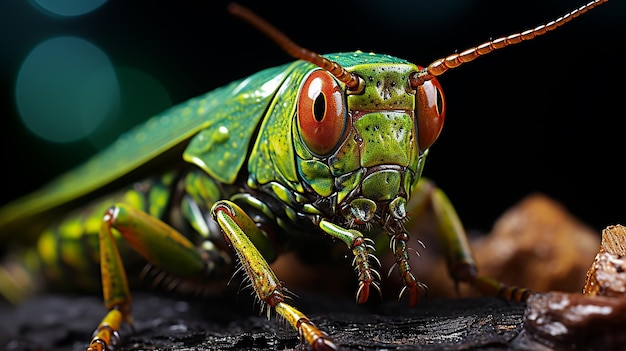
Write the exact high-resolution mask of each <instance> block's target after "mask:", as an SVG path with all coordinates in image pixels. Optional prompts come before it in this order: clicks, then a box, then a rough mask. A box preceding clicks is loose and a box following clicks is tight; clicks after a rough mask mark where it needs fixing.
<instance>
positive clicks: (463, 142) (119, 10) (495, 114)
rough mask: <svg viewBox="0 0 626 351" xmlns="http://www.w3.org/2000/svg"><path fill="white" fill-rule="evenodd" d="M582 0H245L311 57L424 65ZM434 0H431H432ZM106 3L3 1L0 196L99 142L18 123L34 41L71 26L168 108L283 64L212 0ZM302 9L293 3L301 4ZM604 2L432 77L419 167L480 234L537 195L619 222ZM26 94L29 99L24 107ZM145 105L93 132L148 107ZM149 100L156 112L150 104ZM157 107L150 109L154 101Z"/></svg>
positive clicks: (620, 71) (618, 20) (610, 19)
mask: <svg viewBox="0 0 626 351" xmlns="http://www.w3.org/2000/svg"><path fill="white" fill-rule="evenodd" d="M583 2H584V0H583V1H579V0H568V1H562V0H559V1H556V0H553V1H546V0H525V1H519V0H515V1H514V0H509V1H498V0H493V1H489V0H482V1H481V0H474V1H470V0H467V1H458V0H457V1H433V0H429V1H415V0H406V1H396V0H387V1H378V2H375V1H371V0H370V1H362V0H359V1H356V0H353V1H332V2H320V3H319V4H318V3H313V2H311V4H304V3H303V4H302V5H300V4H299V5H295V4H296V2H293V1H289V2H283V1H276V2H273V1H272V2H264V3H265V4H263V5H262V4H261V2H256V1H241V3H242V4H245V5H247V6H249V7H250V8H252V9H253V10H254V11H256V12H257V13H259V14H260V15H261V16H262V17H264V18H266V19H267V20H268V21H270V22H271V23H273V24H274V25H276V26H277V27H279V28H280V29H281V30H283V31H284V32H285V33H286V34H288V35H289V36H290V37H291V38H292V39H294V40H295V41H296V42H298V43H299V44H301V45H302V46H305V47H308V48H310V49H312V50H314V51H317V52H320V53H328V52H339V51H353V50H356V49H361V50H363V51H376V52H379V53H388V54H392V55H394V56H398V57H402V58H406V59H408V60H410V61H413V62H415V63H418V64H421V65H427V64H429V63H430V62H432V61H434V60H435V59H438V58H440V57H443V56H446V55H449V54H451V53H454V52H455V51H462V50H465V49H466V48H469V47H471V46H475V45H478V44H480V43H482V42H484V41H486V40H489V39H490V38H496V37H498V36H502V35H508V34H512V33H515V32H518V31H522V30H525V29H528V28H533V27H535V26H537V25H539V24H542V23H545V22H547V21H549V20H552V19H554V18H556V17H558V16H560V15H562V14H564V13H565V12H567V11H570V10H572V9H573V8H575V7H577V6H580V5H582V4H583ZM435 3H436V4H435ZM155 4H156V3H154V2H149V1H109V3H107V4H105V5H103V6H102V7H101V8H99V9H98V10H96V11H94V12H92V13H89V14H86V15H83V16H79V17H76V18H61V17H54V16H48V15H46V14H44V13H42V12H40V11H38V10H36V9H35V7H33V6H32V5H31V4H29V3H28V2H26V1H7V2H3V3H2V4H1V5H0V33H2V34H0V52H2V54H1V55H0V60H1V61H0V140H1V142H2V144H1V146H2V153H1V155H0V161H1V164H2V176H3V182H4V186H3V187H2V188H3V190H2V192H0V194H1V195H0V204H3V203H6V202H8V201H9V200H10V199H13V198H16V197H18V196H20V195H23V194H25V193H27V192H29V191H32V190H34V189H35V188H37V187H39V186H41V185H42V184H43V183H45V182H46V181H48V180H50V179H51V178H52V177H53V176H55V175H57V174H59V173H61V172H63V171H66V170H68V169H70V168H72V167H73V166H75V165H76V164H78V163H80V162H81V161H83V160H84V159H86V158H87V157H88V156H89V155H91V154H93V153H95V152H97V149H96V148H95V147H93V146H91V144H89V143H88V142H85V141H83V142H73V143H68V144H54V143H51V142H47V141H44V140H41V139H39V138H37V137H35V136H33V135H31V134H30V133H29V132H28V130H27V129H26V128H25V127H24V126H23V125H22V123H21V122H20V121H19V118H18V112H17V108H16V104H15V98H14V86H15V81H16V79H17V72H18V70H19V67H20V64H21V62H22V61H23V60H24V58H25V57H26V56H27V55H28V52H29V51H30V50H31V49H32V48H33V47H34V46H35V45H37V44H38V43H39V42H41V41H43V40H45V39H48V38H50V37H54V36H59V35H71V36H78V37H81V38H83V39H86V40H88V41H90V42H91V43H93V44H95V45H97V46H98V47H100V48H101V49H102V50H103V51H105V52H106V53H107V54H108V56H109V58H110V59H111V61H112V62H113V63H114V64H115V65H116V66H120V67H132V68H135V69H140V70H142V71H143V72H145V73H147V74H149V75H151V76H152V77H153V78H155V79H156V80H157V81H159V82H160V83H161V84H162V85H163V86H164V87H165V89H166V90H167V92H168V94H169V96H170V99H171V101H172V102H173V103H179V102H184V101H185V100H187V99H189V98H191V97H193V96H196V95H199V94H202V93H204V92H207V91H209V90H212V89H214V88H216V87H218V86H221V85H223V84H225V83H228V82H229V81H231V80H234V79H238V78H242V77H245V76H248V75H250V74H252V73H254V72H257V71H259V70H261V69H263V68H266V67H272V66H276V65H279V64H283V63H286V62H289V61H291V60H292V59H291V58H290V57H289V56H288V55H287V54H285V53H284V52H283V51H281V49H279V48H278V47H277V46H276V45H275V44H274V43H272V42H271V41H270V40H268V39H266V38H265V37H264V36H263V35H261V34H260V33H258V32H257V31H256V30H254V29H252V28H251V27H250V26H249V25H247V24H246V23H243V22H241V21H240V20H238V19H235V18H233V17H231V16H230V15H228V14H227V12H226V9H225V7H226V6H225V2H224V1H187V0H184V1H177V2H165V3H159V5H155ZM301 7H304V11H301V10H300V8H301ZM625 9H626V4H624V3H623V2H620V1H610V2H608V3H607V4H604V5H602V6H600V7H598V8H596V9H595V10H593V11H591V12H590V13H587V14H585V15H584V16H582V17H580V18H578V19H576V20H575V21H573V22H571V23H569V24H567V25H566V26H564V27H562V28H560V29H558V30H556V31H555V32H552V33H549V34H547V35H545V36H542V37H540V38H537V39H535V40H533V41H531V42H527V43H523V44H520V45H517V46H514V47H510V48H506V49H504V50H501V51H499V52H496V53H492V54H491V55H489V56H487V57H483V58H480V59H478V60H476V61H474V62H473V63H470V64H466V65H464V66H462V67H460V68H458V69H456V70H452V71H450V72H448V73H446V74H444V75H443V76H442V77H441V78H440V82H441V84H442V85H443V88H444V91H445V94H446V98H447V102H448V105H447V107H448V114H447V121H446V125H445V127H444V129H443V132H442V135H441V137H440V139H439V140H438V141H437V142H436V143H435V144H434V146H433V147H432V148H431V154H430V155H431V157H430V160H429V162H428V163H427V166H426V169H425V171H424V175H425V176H428V177H430V178H432V179H434V180H435V181H436V182H437V183H438V184H439V185H440V186H441V187H442V188H443V189H444V190H445V191H446V192H447V193H448V195H449V196H450V198H451V199H452V201H453V202H454V204H455V205H456V206H457V209H458V211H459V214H460V216H461V218H462V220H463V221H464V222H465V224H466V226H467V227H468V229H470V230H480V231H488V230H489V229H490V228H491V225H492V223H493V221H494V220H495V219H496V218H497V217H498V216H499V215H500V214H501V213H502V212H503V211H504V210H505V209H507V208H508V207H509V206H511V205H512V204H514V203H515V202H517V201H518V200H520V199H521V198H522V197H524V196H526V195H528V194H529V193H531V192H536V191H541V192H544V193H546V194H548V195H549V196H551V197H553V198H555V199H557V200H558V201H560V202H562V203H563V204H565V206H566V207H567V208H568V209H569V210H570V211H572V212H573V213H574V214H575V215H576V216H577V217H578V218H580V219H581V220H582V221H584V222H585V223H588V224H590V225H592V226H593V227H594V228H596V229H598V230H600V229H601V228H603V227H605V226H607V225H610V224H615V223H626V212H625V211H624V210H623V208H624V206H623V205H622V203H623V199H622V198H623V197H624V196H625V195H626V187H624V185H623V184H622V179H623V175H622V162H623V159H624V156H623V155H624V151H625V150H626V146H624V145H623V144H622V138H621V137H622V135H624V131H623V128H622V126H623V124H624V122H623V117H624V115H625V113H624V112H623V111H624V107H623V106H622V102H623V100H624V99H623V96H624V92H625V89H624V81H623V79H624V70H625V68H624V66H625V65H624V64H623V61H624V51H625V50H624V49H625V48H626V44H625V40H624V35H625V34H626V32H625V25H624V22H625V21H624V18H625V17H624V14H626V12H625V11H624V10H625ZM33 103H36V102H33ZM163 103H164V102H163V101H155V102H154V104H151V103H150V102H147V103H145V102H144V104H143V105H142V106H141V108H138V111H143V112H138V113H137V115H136V116H134V118H131V119H125V120H123V121H119V123H118V124H117V129H119V130H117V129H115V128H109V129H108V130H107V131H103V132H102V133H101V134H102V135H100V139H101V140H113V139H114V138H115V136H116V135H117V134H119V133H121V132H122V131H123V130H125V129H127V128H129V127H131V126H132V125H134V124H137V123H139V122H140V121H141V120H142V119H144V118H146V117H149V116H150V115H152V114H154V113H156V112H158V110H157V111H153V110H151V109H154V108H155V107H154V106H162V105H163ZM151 106H152V107H151ZM161 108H162V107H159V109H161Z"/></svg>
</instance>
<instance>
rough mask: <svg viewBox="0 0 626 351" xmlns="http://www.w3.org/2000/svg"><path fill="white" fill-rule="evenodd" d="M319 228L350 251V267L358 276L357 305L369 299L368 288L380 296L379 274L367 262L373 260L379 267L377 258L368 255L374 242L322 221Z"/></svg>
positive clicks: (353, 231)
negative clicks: (346, 246) (351, 255)
mask: <svg viewBox="0 0 626 351" xmlns="http://www.w3.org/2000/svg"><path fill="white" fill-rule="evenodd" d="M319 227H320V228H321V229H322V230H323V231H324V232H325V233H327V234H329V235H331V236H333V237H335V238H337V239H339V240H341V241H343V242H344V243H346V245H348V248H350V249H352V254H353V255H354V260H353V261H352V266H354V269H355V271H356V273H357V275H358V279H359V289H358V290H357V293H356V300H357V303H365V302H366V301H367V299H368V298H369V291H370V286H373V287H374V289H376V291H378V294H381V291H380V286H379V284H378V281H379V280H380V274H379V273H378V271H376V270H375V269H373V268H371V267H370V263H369V260H370V259H372V260H374V261H375V262H376V263H377V264H378V265H379V266H380V261H378V258H376V256H374V255H373V254H371V253H370V251H374V246H373V245H374V241H372V240H371V239H369V238H365V237H363V234H362V233H361V232H359V231H357V230H354V229H344V228H342V227H340V226H338V225H336V224H333V223H331V222H328V221H326V220H322V221H321V222H320V224H319Z"/></svg>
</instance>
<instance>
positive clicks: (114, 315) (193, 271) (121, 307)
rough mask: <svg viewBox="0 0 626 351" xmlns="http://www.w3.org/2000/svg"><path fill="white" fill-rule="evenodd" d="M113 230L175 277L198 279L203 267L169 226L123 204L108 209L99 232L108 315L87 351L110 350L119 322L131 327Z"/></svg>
mask: <svg viewBox="0 0 626 351" xmlns="http://www.w3.org/2000/svg"><path fill="white" fill-rule="evenodd" d="M114 230H115V231H118V232H119V233H121V235H122V237H123V238H124V239H125V240H126V241H127V242H128V243H129V244H130V246H131V247H132V248H133V249H134V250H135V251H137V252H139V253H140V254H141V255H142V256H143V257H144V258H146V260H148V262H150V263H151V264H153V265H155V266H157V267H159V268H161V269H163V270H165V271H167V272H169V273H171V274H174V275H175V276H177V277H180V278H185V277H192V276H198V275H200V274H201V273H202V272H203V271H204V270H205V267H206V265H205V262H204V260H203V258H202V256H201V255H200V253H199V252H198V250H196V248H195V247H194V245H193V244H192V243H191V242H190V241H189V240H187V239H186V238H185V237H184V236H183V235H182V234H180V233H178V232H177V231H176V230H175V229H173V228H172V227H170V226H169V225H167V224H165V223H164V222H162V221H160V220H159V219H157V218H155V217H152V216H150V215H148V214H147V213H145V212H143V211H140V210H138V209H135V208H133V207H131V206H128V205H126V204H122V203H120V204H117V205H115V206H113V207H111V208H109V209H108V210H107V211H106V214H105V215H104V218H103V220H102V224H101V226H100V231H99V243H100V269H101V274H102V291H103V296H104V304H105V306H106V308H107V309H108V310H109V312H108V313H107V315H106V316H105V317H104V318H103V319H102V321H101V322H100V324H99V325H98V327H97V328H96V331H95V332H94V336H93V338H92V340H91V342H90V344H89V347H88V348H87V351H103V350H109V349H111V348H112V347H113V346H114V345H115V344H116V343H117V341H118V339H119V336H118V332H119V330H120V327H121V324H122V322H126V323H128V324H129V325H130V326H131V327H132V317H131V313H130V309H131V306H130V304H131V294H130V290H129V288H128V280H127V278H126V272H125V269H124V265H123V262H122V259H121V256H120V254H119V250H118V248H117V244H116V242H115V239H114V235H113V233H114Z"/></svg>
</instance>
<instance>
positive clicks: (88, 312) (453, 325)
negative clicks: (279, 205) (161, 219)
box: [0, 294, 542, 351]
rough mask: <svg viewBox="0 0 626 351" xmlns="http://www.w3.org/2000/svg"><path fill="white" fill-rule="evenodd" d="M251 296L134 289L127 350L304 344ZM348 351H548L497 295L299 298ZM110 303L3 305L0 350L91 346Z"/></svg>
mask: <svg viewBox="0 0 626 351" xmlns="http://www.w3.org/2000/svg"><path fill="white" fill-rule="evenodd" d="M243 295H245V294H240V295H239V297H234V296H232V295H228V296H226V297H223V298H211V299H208V300H202V301H188V300H182V299H181V300H179V299H176V298H172V297H162V296H157V295H150V294H140V295H136V297H135V301H134V304H133V311H134V318H135V329H136V331H135V333H132V332H131V331H130V329H129V328H124V329H123V330H122V342H121V345H120V346H121V347H120V348H119V350H250V349H254V350H269V349H272V350H284V349H293V348H298V347H299V346H300V344H299V341H298V339H297V337H296V333H295V332H294V331H292V330H291V329H290V328H285V327H284V323H281V322H278V321H277V319H276V318H272V319H271V320H270V321H268V320H267V318H266V317H265V315H259V314H257V313H256V311H258V309H256V308H252V307H251V303H252V302H251V300H250V299H249V298H248V297H247V296H243ZM296 305H297V306H299V307H300V308H301V309H302V310H303V311H304V312H305V313H308V315H309V317H311V319H312V320H313V321H314V322H315V323H316V324H317V326H318V327H320V328H321V329H323V330H324V331H326V332H327V333H328V334H330V335H331V336H332V338H333V339H334V340H335V341H336V342H337V343H338V344H339V345H340V346H341V348H342V349H344V350H383V349H384V350H414V349H420V350H541V349H542V346H541V345H539V344H536V343H534V342H532V341H530V340H529V339H528V338H526V337H525V336H524V333H523V327H522V320H523V313H524V306H523V305H521V304H518V303H508V302H506V301H503V300H501V299H497V298H462V299H452V300H441V299H425V300H423V301H421V302H420V304H419V305H418V306H417V307H416V308H408V307H407V306H406V304H405V303H402V302H385V303H382V304H381V305H380V306H377V307H371V306H370V307H359V306H356V305H355V304H354V302H353V301H352V300H351V299H345V300H344V299H330V298H324V297H319V296H301V297H298V298H296ZM103 313H104V307H103V305H102V303H101V301H100V300H99V298H97V297H71V296H59V295H44V296H41V297H38V298H36V299H33V300H30V301H29V302H27V303H24V304H22V305H20V306H18V307H17V308H13V307H9V306H7V305H2V306H0V330H1V332H0V349H3V350H7V351H18V350H19V351H27V350H28V351H32V350H46V351H57V350H83V349H84V347H85V346H86V344H87V342H88V339H89V337H90V334H91V332H92V331H93V329H94V327H95V325H97V322H98V320H99V318H101V317H102V315H103Z"/></svg>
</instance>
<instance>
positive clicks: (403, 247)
mask: <svg viewBox="0 0 626 351" xmlns="http://www.w3.org/2000/svg"><path fill="white" fill-rule="evenodd" d="M389 237H390V246H391V251H393V255H394V257H395V259H396V263H395V265H394V267H396V266H397V267H398V270H399V271H400V279H402V283H403V284H404V287H403V288H402V290H400V294H399V295H398V299H401V298H402V296H403V295H404V294H405V293H406V292H407V291H408V293H409V305H410V306H415V305H416V304H417V302H418V300H419V295H420V291H425V290H426V285H425V284H424V283H422V282H420V281H419V280H417V278H416V277H415V275H414V274H413V273H412V272H411V266H410V265H409V252H408V250H409V249H408V246H407V242H408V241H409V234H408V233H406V232H404V231H402V232H400V233H398V234H392V233H390V234H389ZM392 269H393V267H392ZM389 273H391V270H390V271H389Z"/></svg>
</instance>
